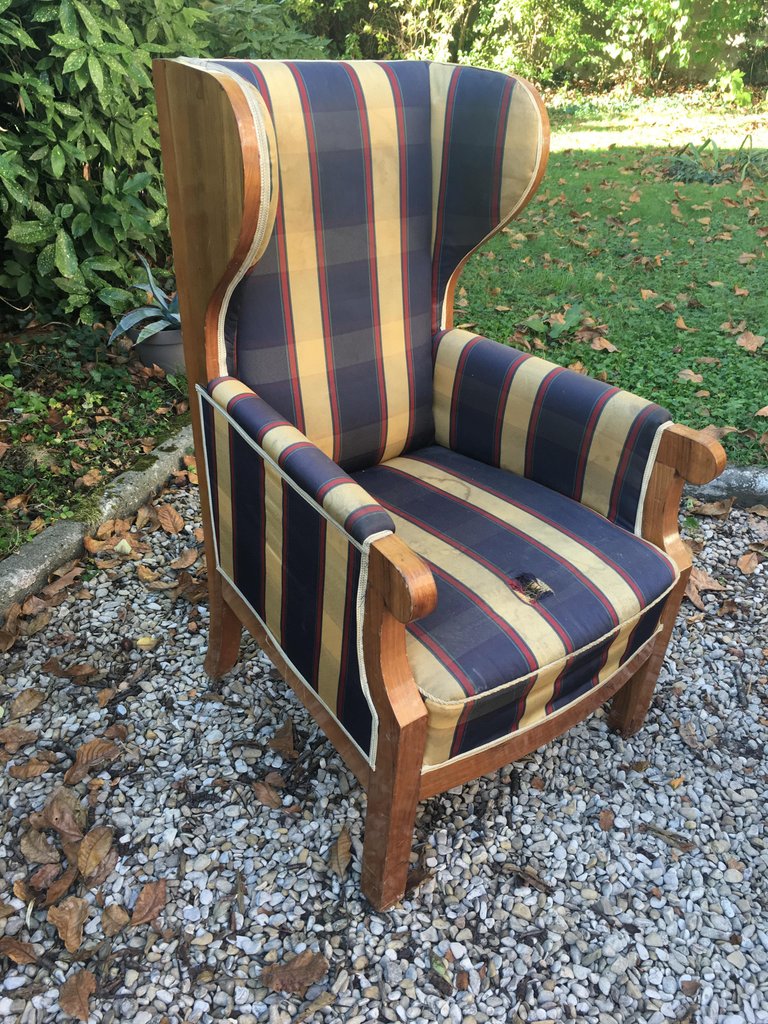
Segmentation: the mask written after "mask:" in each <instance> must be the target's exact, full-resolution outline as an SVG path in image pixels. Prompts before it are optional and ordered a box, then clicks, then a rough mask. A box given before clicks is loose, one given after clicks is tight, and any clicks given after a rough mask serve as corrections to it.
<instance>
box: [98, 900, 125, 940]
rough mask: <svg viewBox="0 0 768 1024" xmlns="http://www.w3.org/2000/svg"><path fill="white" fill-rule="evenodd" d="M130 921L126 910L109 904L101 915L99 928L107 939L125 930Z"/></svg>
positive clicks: (114, 904) (115, 904)
mask: <svg viewBox="0 0 768 1024" xmlns="http://www.w3.org/2000/svg"><path fill="white" fill-rule="evenodd" d="M130 919H131V918H130V915H129V913H128V911H127V910H124V909H123V908H122V907H121V906H119V905H118V904H117V903H110V905H109V906H108V907H107V908H106V909H105V910H104V912H103V913H102V915H101V927H102V930H103V932H104V934H105V935H106V936H107V938H112V936H113V935H117V934H118V933H119V932H121V931H122V930H123V928H125V926H126V925H127V924H128V922H129V921H130Z"/></svg>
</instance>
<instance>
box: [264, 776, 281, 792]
mask: <svg viewBox="0 0 768 1024" xmlns="http://www.w3.org/2000/svg"><path fill="white" fill-rule="evenodd" d="M264 781H265V782H266V783H267V785H269V786H274V787H275V789H284V788H285V779H284V778H283V776H282V775H281V774H280V772H267V774H266V775H265V776H264Z"/></svg>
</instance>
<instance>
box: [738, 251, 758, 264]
mask: <svg viewBox="0 0 768 1024" xmlns="http://www.w3.org/2000/svg"><path fill="white" fill-rule="evenodd" d="M756 259H757V253H756V252H743V253H742V254H741V256H739V259H738V262H739V263H740V264H741V265H742V267H745V266H747V265H748V264H749V263H751V262H752V260H756Z"/></svg>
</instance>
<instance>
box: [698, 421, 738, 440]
mask: <svg viewBox="0 0 768 1024" xmlns="http://www.w3.org/2000/svg"><path fill="white" fill-rule="evenodd" d="M701 432H702V434H706V436H707V437H711V438H712V440H714V441H722V439H723V438H724V437H727V436H728V434H738V432H739V428H738V427H716V426H715V424H714V423H709V424H707V426H706V427H703V428H702V431H701Z"/></svg>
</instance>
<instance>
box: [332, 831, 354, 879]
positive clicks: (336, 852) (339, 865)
mask: <svg viewBox="0 0 768 1024" xmlns="http://www.w3.org/2000/svg"><path fill="white" fill-rule="evenodd" d="M351 859H352V837H351V836H350V834H349V829H348V828H347V826H346V825H344V826H343V828H342V830H341V832H339V835H338V838H337V839H336V842H335V843H334V844H333V846H332V847H331V852H330V854H329V856H328V867H329V868H330V869H331V871H332V872H333V873H334V875H338V877H339V878H341V879H343V878H344V876H345V875H346V873H347V868H348V867H349V862H350V860H351Z"/></svg>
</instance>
